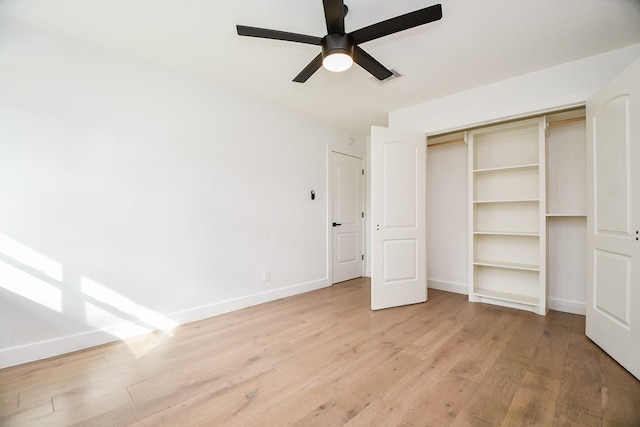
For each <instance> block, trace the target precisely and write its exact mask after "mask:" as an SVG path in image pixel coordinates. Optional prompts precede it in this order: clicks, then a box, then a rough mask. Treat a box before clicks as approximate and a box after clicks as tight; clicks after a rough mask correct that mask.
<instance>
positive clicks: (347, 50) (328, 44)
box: [322, 33, 354, 59]
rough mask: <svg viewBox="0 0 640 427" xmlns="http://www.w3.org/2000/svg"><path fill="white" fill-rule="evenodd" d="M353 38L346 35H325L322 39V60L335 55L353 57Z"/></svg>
mask: <svg viewBox="0 0 640 427" xmlns="http://www.w3.org/2000/svg"><path fill="white" fill-rule="evenodd" d="M353 46H354V43H353V38H352V37H351V36H350V35H348V34H340V33H334V34H327V35H326V36H324V37H323V38H322V59H324V58H326V57H327V56H329V55H333V54H335V53H344V54H345V55H349V56H350V57H353Z"/></svg>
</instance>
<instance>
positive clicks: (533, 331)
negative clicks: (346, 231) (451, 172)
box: [0, 279, 640, 427]
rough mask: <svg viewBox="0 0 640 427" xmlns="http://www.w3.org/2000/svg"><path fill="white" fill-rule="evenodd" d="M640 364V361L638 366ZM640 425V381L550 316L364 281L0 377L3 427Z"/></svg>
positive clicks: (561, 318) (573, 327) (577, 330)
mask: <svg viewBox="0 0 640 427" xmlns="http://www.w3.org/2000/svg"><path fill="white" fill-rule="evenodd" d="M639 357H640V356H639ZM73 424H80V425H91V426H126V425H136V426H186V425H206V426H213V425H216V426H217V425H237V426H252V425H264V426H282V425H300V426H312V425H343V424H347V425H350V426H377V425H384V426H399V425H419V426H426V425H434V426H439V427H440V426H449V425H452V426H520V425H532V426H556V425H557V426H583V425H584V426H600V425H603V426H616V427H618V426H633V427H638V426H640V382H639V381H638V380H636V379H635V378H634V377H633V376H631V375H630V374H629V373H628V372H627V371H625V370H624V369H622V368H621V367H620V366H619V365H617V364H616V363H615V362H614V361H613V360H612V359H611V358H609V357H608V356H607V355H606V354H605V353H603V352H602V351H601V350H600V349H599V348H598V347H597V346H595V345H594V344H593V343H592V342H591V341H589V340H588V339H587V338H585V336H584V317H583V316H576V315H572V314H566V313H560V312H554V311H551V312H550V313H549V315H547V316H546V317H541V316H537V315H535V314H531V313H525V312H521V311H517V310H511V309H506V308H500V307H495V306H490V305H484V304H471V303H469V302H467V300H466V296H464V295H457V294H452V293H447V292H442V291H435V290H430V291H429V301H428V302H427V303H425V304H418V305H413V306H407V307H400V308H394V309H389V310H383V311H377V312H372V311H371V310H370V309H369V281H368V279H356V280H353V281H349V282H344V283H341V284H338V285H335V286H333V287H331V288H327V289H322V290H319V291H315V292H310V293H307V294H303V295H298V296H295V297H291V298H287V299H282V300H278V301H274V302H271V303H267V304H263V305H260V306H256V307H251V308H247V309H244V310H240V311H236V312H233V313H229V314H226V315H222V316H218V317H215V318H211V319H207V320H203V321H200V322H195V323H192V324H189V325H185V326H181V327H179V328H178V329H177V330H175V331H174V334H173V336H170V337H168V336H164V335H162V334H156V335H154V336H151V337H146V338H141V339H137V340H135V341H131V342H127V343H125V342H119V343H115V344H109V345H104V346H101V347H97V348H92V349H89V350H85V351H81V352H77V353H73V354H70V355H66V356H62V357H57V358H53V359H49V360H45V361H40V362H34V363H30V364H26V365H21V366H17V367H12V368H8V369H3V370H0V425H2V426H14V425H15V426H30V425H55V426H65V425H73Z"/></svg>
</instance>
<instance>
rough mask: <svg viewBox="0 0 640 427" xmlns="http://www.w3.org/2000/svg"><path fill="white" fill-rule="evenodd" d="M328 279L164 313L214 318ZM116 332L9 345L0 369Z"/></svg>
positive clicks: (178, 318)
mask: <svg viewBox="0 0 640 427" xmlns="http://www.w3.org/2000/svg"><path fill="white" fill-rule="evenodd" d="M329 282H330V281H329V280H328V279H327V278H324V279H320V280H314V281H310V282H305V283H299V284H296V285H292V286H286V287H283V288H278V289H272V290H269V291H264V292H259V293H256V294H251V295H246V296H243V297H239V298H233V299H229V300H225V301H219V302H215V303H212V304H206V305H202V306H199V307H193V308H189V309H187V310H182V311H178V312H175V313H171V314H169V315H167V317H168V318H169V319H171V320H173V321H175V322H177V323H178V324H180V325H182V324H185V323H189V322H194V321H196V320H201V319H205V318H207V317H213V316H216V315H219V314H223V313H228V312H230V311H234V310H239V309H241V308H245V307H250V306H253V305H258V304H262V303H265V302H269V301H274V300H277V299H280V298H285V297H289V296H293V295H297V294H301V293H304V292H309V291H313V290H316V289H321V288H325V287H327V286H330V283H329ZM131 324H133V325H136V324H140V326H145V327H148V324H144V323H142V322H132V323H131ZM122 326H123V325H114V326H113V329H114V330H115V329H118V328H121V327H122ZM110 329H111V328H110ZM119 340H120V338H118V337H117V336H115V335H112V334H109V333H108V331H104V330H100V329H95V330H91V331H87V332H84V333H80V334H75V335H68V336H64V337H60V338H55V339H50V340H43V341H38V342H34V343H30V344H25V345H21V346H16V347H10V348H6V349H3V350H0V369H2V368H7V367H9V366H15V365H20V364H23V363H28V362H33V361H35V360H40V359H46V358H48V357H54V356H59V355H61V354H65V353H70V352H73V351H78V350H83V349H86V348H90V347H94V346H97V345H102V344H106V343H110V342H114V341H119Z"/></svg>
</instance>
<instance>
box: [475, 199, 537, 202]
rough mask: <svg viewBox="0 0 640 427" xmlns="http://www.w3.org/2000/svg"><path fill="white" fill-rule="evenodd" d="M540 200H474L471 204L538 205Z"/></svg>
mask: <svg viewBox="0 0 640 427" xmlns="http://www.w3.org/2000/svg"><path fill="white" fill-rule="evenodd" d="M539 202H540V199H501V200H474V201H473V203H539Z"/></svg>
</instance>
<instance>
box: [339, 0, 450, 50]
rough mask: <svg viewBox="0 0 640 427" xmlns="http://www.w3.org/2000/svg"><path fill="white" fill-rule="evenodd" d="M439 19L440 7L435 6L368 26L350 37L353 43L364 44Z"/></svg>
mask: <svg viewBox="0 0 640 427" xmlns="http://www.w3.org/2000/svg"><path fill="white" fill-rule="evenodd" d="M439 19H442V5H440V4H436V5H433V6H429V7H426V8H424V9H420V10H416V11H414V12H409V13H406V14H404V15H400V16H396V17H395V18H391V19H387V20H386V21H382V22H378V23H377V24H373V25H369V26H368V27H364V28H361V29H359V30H356V31H354V32H352V33H351V34H350V35H351V37H353V41H354V42H355V43H364V42H368V41H370V40H374V39H377V38H380V37H384V36H388V35H389V34H393V33H397V32H399V31H403V30H408V29H409V28H413V27H417V26H419V25H423V24H428V23H429V22H433V21H437V20H439Z"/></svg>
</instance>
